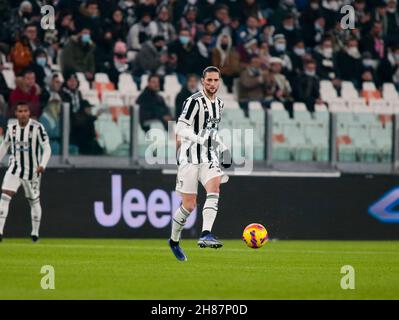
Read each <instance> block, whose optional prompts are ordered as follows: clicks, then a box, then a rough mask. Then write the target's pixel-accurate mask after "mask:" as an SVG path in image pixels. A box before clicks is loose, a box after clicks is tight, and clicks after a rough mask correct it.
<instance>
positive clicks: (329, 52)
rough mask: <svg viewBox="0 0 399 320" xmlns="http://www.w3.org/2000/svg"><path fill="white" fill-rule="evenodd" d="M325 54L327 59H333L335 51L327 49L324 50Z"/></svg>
mask: <svg viewBox="0 0 399 320" xmlns="http://www.w3.org/2000/svg"><path fill="white" fill-rule="evenodd" d="M323 54H324V56H325V57H326V58H331V57H332V55H333V49H332V48H325V49H323Z"/></svg>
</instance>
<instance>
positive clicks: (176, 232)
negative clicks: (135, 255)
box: [169, 163, 198, 261]
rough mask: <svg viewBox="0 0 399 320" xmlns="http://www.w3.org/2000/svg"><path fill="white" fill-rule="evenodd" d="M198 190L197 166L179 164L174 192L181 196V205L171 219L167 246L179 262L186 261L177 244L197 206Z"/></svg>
mask: <svg viewBox="0 0 399 320" xmlns="http://www.w3.org/2000/svg"><path fill="white" fill-rule="evenodd" d="M197 189H198V165H194V164H187V163H186V164H181V165H179V167H178V171H177V178H176V191H177V192H178V193H179V194H180V195H181V196H182V204H181V205H180V207H179V208H178V209H177V210H176V212H175V213H174V215H173V218H172V232H171V236H170V239H169V246H170V248H171V250H172V252H173V254H174V255H175V257H176V258H177V259H178V260H180V261H185V260H187V256H186V255H185V253H184V252H183V250H182V249H181V248H180V245H179V242H180V238H181V233H182V231H183V229H184V225H185V224H186V222H187V219H188V217H189V215H190V213H191V212H192V211H193V210H194V209H195V207H196V205H197Z"/></svg>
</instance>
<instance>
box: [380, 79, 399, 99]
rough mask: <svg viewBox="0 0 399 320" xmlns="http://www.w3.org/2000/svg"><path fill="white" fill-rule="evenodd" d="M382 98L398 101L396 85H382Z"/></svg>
mask: <svg viewBox="0 0 399 320" xmlns="http://www.w3.org/2000/svg"><path fill="white" fill-rule="evenodd" d="M382 96H383V98H384V99H386V100H391V99H392V100H393V99H398V98H399V96H398V92H397V91H396V88H395V85H394V84H393V83H384V84H383V85H382Z"/></svg>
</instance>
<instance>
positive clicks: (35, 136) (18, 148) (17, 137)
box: [0, 119, 51, 180]
mask: <svg viewBox="0 0 399 320" xmlns="http://www.w3.org/2000/svg"><path fill="white" fill-rule="evenodd" d="M9 148H10V151H11V155H10V158H9V162H8V166H9V168H8V172H9V173H11V174H13V175H15V176H17V177H19V178H21V179H24V180H32V179H35V178H37V177H38V174H37V173H36V169H37V167H38V166H42V167H44V168H45V167H46V166H47V163H48V161H49V159H50V156H51V148H50V143H49V138H48V135H47V133H46V130H45V129H44V127H43V125H42V124H41V123H39V122H37V121H36V120H33V119H30V120H29V122H28V124H27V125H26V126H25V127H23V128H22V127H21V126H20V125H19V123H18V121H16V120H10V121H9V122H8V125H7V131H6V135H5V138H4V141H3V143H2V144H1V146H0V161H1V160H2V159H3V157H4V156H5V154H6V153H7V151H8V149H9Z"/></svg>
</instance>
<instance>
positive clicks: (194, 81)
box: [175, 73, 199, 121]
mask: <svg viewBox="0 0 399 320" xmlns="http://www.w3.org/2000/svg"><path fill="white" fill-rule="evenodd" d="M198 86H199V78H198V76H197V75H196V74H193V73H192V74H188V75H187V83H186V84H185V85H184V86H183V87H182V88H181V90H180V92H179V93H178V94H177V96H176V99H175V119H176V121H178V119H179V117H180V115H181V113H182V111H183V102H184V100H186V99H187V98H188V97H190V96H191V95H192V94H194V93H195V92H197V91H198Z"/></svg>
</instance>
